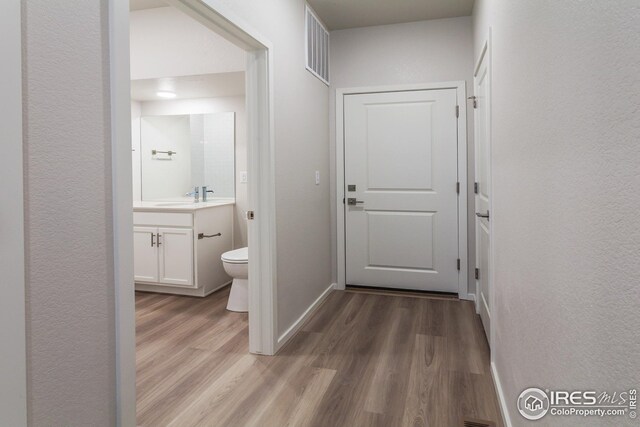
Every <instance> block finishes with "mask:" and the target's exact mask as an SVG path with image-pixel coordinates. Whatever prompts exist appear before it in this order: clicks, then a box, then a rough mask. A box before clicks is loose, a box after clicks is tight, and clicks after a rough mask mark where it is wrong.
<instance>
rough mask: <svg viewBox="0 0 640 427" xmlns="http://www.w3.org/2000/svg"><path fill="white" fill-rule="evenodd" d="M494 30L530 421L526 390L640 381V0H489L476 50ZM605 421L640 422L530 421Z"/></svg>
mask: <svg viewBox="0 0 640 427" xmlns="http://www.w3.org/2000/svg"><path fill="white" fill-rule="evenodd" d="M489 27H491V32H492V38H493V46H492V48H493V56H492V65H493V78H492V85H493V90H492V95H493V99H492V111H493V118H492V131H493V141H492V144H493V146H492V155H491V161H492V167H493V171H492V175H493V210H492V217H491V223H492V227H493V231H494V236H493V237H494V244H495V254H496V255H495V261H494V262H495V264H494V269H495V283H494V284H493V288H494V290H495V305H494V307H493V326H494V328H495V336H496V341H495V346H494V348H493V352H494V358H495V364H496V368H497V372H498V373H499V377H500V379H501V382H502V387H503V390H504V394H505V398H506V401H507V404H508V405H507V409H508V410H509V412H510V414H511V420H512V421H513V424H514V425H518V426H520V425H529V424H528V423H525V420H524V419H523V418H522V417H521V416H520V415H519V414H518V412H517V410H516V407H515V402H516V399H517V396H518V394H519V393H520V392H521V391H522V390H523V389H525V388H526V387H529V386H539V387H542V388H545V387H548V388H551V389H564V390H579V389H585V388H586V389H591V390H593V389H595V390H600V391H604V390H607V391H610V392H612V391H621V390H624V389H628V388H630V387H636V388H637V386H638V384H639V383H640V369H638V357H637V355H638V354H639V353H640V335H639V334H638V329H637V325H638V324H640V309H639V307H640V288H639V287H638V284H639V283H640V263H639V262H638V260H639V259H640V243H639V242H640V226H639V223H638V211H640V198H639V197H638V195H637V189H638V188H639V187H640V173H639V171H640V169H639V167H638V165H640V149H639V148H638V147H639V146H638V141H639V140H640V127H639V125H638V123H639V122H638V112H639V111H640V79H639V78H638V68H639V65H640V49H638V46H639V45H640V32H638V28H640V5H639V4H638V2H637V1H635V0H622V1H617V2H597V1H578V0H566V1H563V2H557V1H551V0H543V1H529V0H493V1H487V0H476V5H475V11H474V38H475V46H476V47H475V53H476V56H477V54H478V53H479V49H480V46H481V44H482V43H483V41H484V39H485V38H486V35H487V32H488V29H489ZM605 422H606V425H627V424H629V425H636V424H635V423H632V422H631V421H630V420H629V419H628V418H624V419H619V418H615V419H607V420H606V421H603V420H600V419H588V418H579V419H578V418H574V417H562V418H560V417H550V416H548V415H547V416H546V417H545V418H543V419H542V420H540V421H536V422H534V423H530V425H536V426H550V425H553V426H569V425H571V426H573V425H585V426H600V425H605Z"/></svg>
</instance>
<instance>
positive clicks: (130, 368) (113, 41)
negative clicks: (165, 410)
mask: <svg viewBox="0 0 640 427" xmlns="http://www.w3.org/2000/svg"><path fill="white" fill-rule="evenodd" d="M109 25H110V28H109V30H110V31H109V47H110V51H109V59H110V64H109V72H110V80H111V85H110V88H111V141H112V142H111V162H112V165H111V167H112V177H111V180H112V186H113V207H112V208H113V252H114V254H113V264H114V267H113V268H114V272H113V274H114V282H115V310H116V312H115V316H116V322H115V328H116V343H115V344H116V412H117V418H116V421H117V425H118V426H134V425H135V422H136V384H135V377H136V376H135V375H136V365H135V351H136V347H135V294H134V284H133V233H132V231H133V184H132V172H131V167H132V166H131V91H130V74H129V1H128V0H112V1H110V2H109Z"/></svg>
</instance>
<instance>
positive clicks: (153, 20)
mask: <svg viewBox="0 0 640 427" xmlns="http://www.w3.org/2000/svg"><path fill="white" fill-rule="evenodd" d="M130 29H131V79H132V80H137V79H149V78H157V77H175V76H187V75H200V74H215V73H226V72H233V71H243V70H244V67H245V62H246V55H245V52H244V51H243V50H242V49H239V48H238V47H236V46H235V45H233V44H231V43H229V42H228V41H226V40H225V39H223V38H222V37H220V36H218V35H217V34H215V33H213V32H212V31H211V30H209V29H208V28H206V27H205V26H204V25H202V24H200V23H199V22H197V21H195V20H193V19H192V18H190V17H188V16H187V15H185V14H184V13H182V12H180V11H179V10H177V9H175V8H173V7H159V8H154V9H145V10H138V11H134V12H131V25H130Z"/></svg>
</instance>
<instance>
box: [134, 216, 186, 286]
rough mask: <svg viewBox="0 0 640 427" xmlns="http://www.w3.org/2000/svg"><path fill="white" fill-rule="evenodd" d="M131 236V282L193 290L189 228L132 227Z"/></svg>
mask: <svg viewBox="0 0 640 427" xmlns="http://www.w3.org/2000/svg"><path fill="white" fill-rule="evenodd" d="M133 236H134V237H133V251H134V264H133V272H134V279H135V281H137V282H151V283H158V284H163V285H174V286H186V287H194V286H193V285H194V274H193V230H192V229H184V228H163V227H162V228H161V227H134V228H133Z"/></svg>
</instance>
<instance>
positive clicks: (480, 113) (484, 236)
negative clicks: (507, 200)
mask: <svg viewBox="0 0 640 427" xmlns="http://www.w3.org/2000/svg"><path fill="white" fill-rule="evenodd" d="M490 84H491V79H490V70H489V58H488V55H487V54H485V55H484V57H483V59H482V62H481V63H480V65H479V67H478V71H477V73H476V75H475V77H474V93H475V96H476V99H475V109H474V122H475V152H476V177H475V180H476V183H477V184H478V191H477V193H476V197H475V204H476V268H477V269H478V279H477V281H476V289H477V291H476V292H477V299H478V302H477V306H478V310H479V312H480V318H481V319H482V324H483V326H484V330H485V333H486V335H487V340H488V341H489V345H491V310H492V299H491V298H492V295H491V294H492V285H491V271H490V270H489V268H490V265H491V262H490V261H491V258H490V257H491V251H490V250H491V209H490V206H491V199H490V182H491V160H490V159H491V157H490V153H491V133H490V130H491V127H490V125H491V121H490V105H491V104H490V89H491V86H490ZM478 214H480V215H485V216H486V215H488V216H489V217H488V218H487V217H481V216H478Z"/></svg>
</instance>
